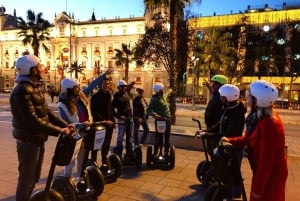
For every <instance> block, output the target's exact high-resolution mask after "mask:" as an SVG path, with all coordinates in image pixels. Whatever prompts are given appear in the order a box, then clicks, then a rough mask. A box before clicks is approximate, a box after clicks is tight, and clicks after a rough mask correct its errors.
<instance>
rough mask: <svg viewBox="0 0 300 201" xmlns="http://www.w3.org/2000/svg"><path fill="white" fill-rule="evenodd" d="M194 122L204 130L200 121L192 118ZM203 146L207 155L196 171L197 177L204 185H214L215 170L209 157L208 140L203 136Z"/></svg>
mask: <svg viewBox="0 0 300 201" xmlns="http://www.w3.org/2000/svg"><path fill="white" fill-rule="evenodd" d="M192 120H193V121H195V122H197V124H198V128H199V130H201V129H202V127H201V123H200V120H199V119H196V118H192ZM201 140H202V145H203V151H204V155H205V160H203V161H201V162H199V163H198V165H197V169H196V176H197V178H198V180H199V181H200V182H201V183H202V184H211V183H214V182H215V181H216V180H215V178H214V174H213V170H212V167H211V160H210V159H209V156H208V147H207V145H208V140H209V139H207V138H206V137H205V136H201Z"/></svg>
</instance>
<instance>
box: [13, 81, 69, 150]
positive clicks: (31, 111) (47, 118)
mask: <svg viewBox="0 0 300 201" xmlns="http://www.w3.org/2000/svg"><path fill="white" fill-rule="evenodd" d="M10 106H11V112H12V116H13V119H12V127H13V132H12V133H13V136H14V138H16V139H18V140H21V141H24V142H30V143H34V144H39V143H43V142H45V141H46V140H47V139H48V135H53V136H57V135H58V134H59V133H60V132H61V128H63V127H66V126H67V123H66V122H65V121H63V120H61V119H60V118H59V117H58V116H56V115H55V114H54V113H53V112H52V111H51V110H50V109H49V108H48V105H47V103H46V101H45V97H44V95H43V93H42V91H41V90H40V88H39V86H38V85H35V84H33V83H32V82H30V81H29V80H27V81H26V80H24V81H20V82H19V83H18V84H17V85H16V87H15V88H14V89H13V91H12V92H11V95H10Z"/></svg>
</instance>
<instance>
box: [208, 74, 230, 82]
mask: <svg viewBox="0 0 300 201" xmlns="http://www.w3.org/2000/svg"><path fill="white" fill-rule="evenodd" d="M211 81H212V82H217V83H219V84H227V82H228V78H227V77H226V76H225V75H214V76H213V77H212V78H211Z"/></svg>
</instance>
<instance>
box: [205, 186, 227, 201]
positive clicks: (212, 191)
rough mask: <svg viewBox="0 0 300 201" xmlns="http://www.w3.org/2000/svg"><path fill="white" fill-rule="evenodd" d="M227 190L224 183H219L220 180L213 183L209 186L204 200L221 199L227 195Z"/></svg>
mask: <svg viewBox="0 0 300 201" xmlns="http://www.w3.org/2000/svg"><path fill="white" fill-rule="evenodd" d="M225 194H226V190H225V186H224V185H223V184H219V183H218V182H215V183H212V184H210V185H209V187H208V188H207V190H206V192H205V195H204V200H205V201H220V200H223V199H224V198H226V196H225Z"/></svg>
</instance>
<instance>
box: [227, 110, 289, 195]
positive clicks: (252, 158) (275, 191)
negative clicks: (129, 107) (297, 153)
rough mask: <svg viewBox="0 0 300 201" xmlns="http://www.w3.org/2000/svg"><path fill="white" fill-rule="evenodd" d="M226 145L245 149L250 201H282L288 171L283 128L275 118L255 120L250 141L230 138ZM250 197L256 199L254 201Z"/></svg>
mask: <svg viewBox="0 0 300 201" xmlns="http://www.w3.org/2000/svg"><path fill="white" fill-rule="evenodd" d="M230 143H232V144H233V145H234V146H243V145H248V147H249V153H248V159H249V162H250V165H251V168H252V171H253V178H252V185H251V195H250V201H284V200H285V184H286V179H287V175H288V168H287V159H286V153H285V134H284V128H283V124H282V122H281V119H280V118H279V116H278V115H277V114H275V115H274V117H273V118H271V117H266V118H264V119H261V120H259V122H258V124H257V126H256V128H255V130H254V131H253V133H252V134H251V137H248V135H247V133H246V134H245V135H244V136H242V137H237V138H231V139H230ZM252 193H255V194H256V195H259V196H260V199H255V198H254V197H253V196H252Z"/></svg>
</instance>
